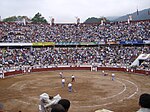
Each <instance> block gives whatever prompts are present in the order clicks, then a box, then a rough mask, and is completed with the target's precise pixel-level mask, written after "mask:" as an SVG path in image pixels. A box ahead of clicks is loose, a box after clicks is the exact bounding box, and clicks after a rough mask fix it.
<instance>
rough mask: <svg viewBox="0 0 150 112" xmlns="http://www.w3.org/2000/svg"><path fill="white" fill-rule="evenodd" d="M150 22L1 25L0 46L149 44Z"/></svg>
mask: <svg viewBox="0 0 150 112" xmlns="http://www.w3.org/2000/svg"><path fill="white" fill-rule="evenodd" d="M149 37H150V22H149V21H140V22H132V23H130V24H128V23H126V22H118V23H117V22H114V23H105V24H104V25H101V24H56V25H53V26H51V25H49V24H26V25H23V24H17V23H3V22H1V23H0V42H6V43H10V42H11V43H16V42H17V43H22V42H23V43H33V42H100V41H120V40H126V41H127V40H128V41H133V40H134V41H137V40H148V39H149Z"/></svg>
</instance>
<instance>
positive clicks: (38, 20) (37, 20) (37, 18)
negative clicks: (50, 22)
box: [31, 12, 47, 23]
mask: <svg viewBox="0 0 150 112" xmlns="http://www.w3.org/2000/svg"><path fill="white" fill-rule="evenodd" d="M31 21H32V22H33V23H47V20H46V19H45V18H44V17H42V15H41V14H40V13H39V12H38V13H37V14H35V16H34V17H33V18H32V19H31Z"/></svg>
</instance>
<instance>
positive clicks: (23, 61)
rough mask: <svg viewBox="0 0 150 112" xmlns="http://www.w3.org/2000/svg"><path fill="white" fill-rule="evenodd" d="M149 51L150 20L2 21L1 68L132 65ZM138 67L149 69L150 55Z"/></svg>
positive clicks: (0, 27) (0, 40) (0, 31)
mask: <svg viewBox="0 0 150 112" xmlns="http://www.w3.org/2000/svg"><path fill="white" fill-rule="evenodd" d="M140 54H145V55H149V54H150V21H149V20H147V21H134V22H131V23H128V22H109V23H104V24H83V23H81V24H54V25H50V24H31V23H27V24H20V23H6V22H0V67H1V69H2V70H3V71H10V70H14V69H22V67H25V66H28V67H29V66H30V67H41V68H42V67H49V66H53V65H54V66H58V65H71V66H80V65H91V64H92V63H97V64H98V66H100V67H119V68H124V67H130V66H131V65H132V63H133V62H134V61H135V60H136V59H137V57H138V56H139V55H140ZM136 69H143V70H150V56H148V57H147V58H146V59H144V60H141V61H140V64H139V66H136Z"/></svg>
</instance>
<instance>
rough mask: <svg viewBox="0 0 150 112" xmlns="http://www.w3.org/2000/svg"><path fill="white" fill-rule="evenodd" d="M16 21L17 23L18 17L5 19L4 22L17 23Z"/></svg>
mask: <svg viewBox="0 0 150 112" xmlns="http://www.w3.org/2000/svg"><path fill="white" fill-rule="evenodd" d="M15 21H17V17H16V16H11V17H8V18H5V19H3V22H15Z"/></svg>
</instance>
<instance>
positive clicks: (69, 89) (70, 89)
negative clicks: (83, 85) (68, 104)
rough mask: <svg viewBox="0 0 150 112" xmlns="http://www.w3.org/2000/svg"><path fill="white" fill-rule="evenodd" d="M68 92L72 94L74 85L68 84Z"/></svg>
mask: <svg viewBox="0 0 150 112" xmlns="http://www.w3.org/2000/svg"><path fill="white" fill-rule="evenodd" d="M68 91H69V92H72V84H71V83H69V84H68Z"/></svg>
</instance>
